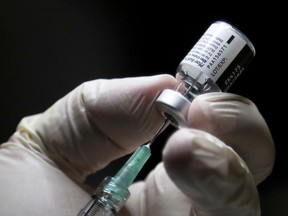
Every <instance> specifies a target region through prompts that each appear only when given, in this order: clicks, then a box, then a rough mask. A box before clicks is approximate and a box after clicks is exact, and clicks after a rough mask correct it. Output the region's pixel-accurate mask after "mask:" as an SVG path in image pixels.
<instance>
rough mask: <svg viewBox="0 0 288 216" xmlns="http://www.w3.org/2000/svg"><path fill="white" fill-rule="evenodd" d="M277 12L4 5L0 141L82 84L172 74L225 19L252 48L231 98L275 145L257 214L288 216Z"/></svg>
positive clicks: (217, 6)
mask: <svg viewBox="0 0 288 216" xmlns="http://www.w3.org/2000/svg"><path fill="white" fill-rule="evenodd" d="M155 2H156V1H155ZM281 7H282V6H281V5H279V4H278V3H277V4H276V2H275V1H274V2H272V3H271V4H267V5H265V3H261V5H260V7H259V6H257V7H256V8H253V7H251V5H250V3H249V2H248V3H245V2H235V3H233V5H231V2H223V1H222V2H214V3H213V2H204V1H202V2H198V1H197V2H196V1H195V2H192V1H191V2H186V1H176V2H173V3H171V4H168V3H167V2H164V3H161V2H156V3H148V2H147V3H141V2H136V3H133V4H131V3H130V2H125V1H93V0H87V1H75V0H70V1H69V0H49V1H48V0H28V1H23V0H21V1H20V0H9V1H8V0H7V1H1V2H0V33H1V34H0V86H1V92H0V97H1V107H0V141H1V143H2V142H5V141H6V140H7V139H8V137H9V136H10V135H11V134H12V133H13V132H14V131H15V128H16V125H17V124H18V122H19V121H20V119H21V118H22V117H24V116H27V115H31V114H35V113H39V112H42V111H44V110H45V109H46V108H48V107H49V106H51V105H52V104H53V103H54V102H55V101H56V100H57V99H59V98H61V97H63V96H64V95H65V94H66V93H68V92H69V91H70V90H72V89H74V88H75V87H76V86H78V85H80V84H81V83H82V82H84V81H87V80H91V79H97V78H116V77H126V76H141V75H154V74H159V73H169V74H173V75H174V74H175V69H176V67H177V65H178V64H179V62H180V61H181V60H182V58H183V57H184V56H185V55H186V53H187V52H188V51H189V50H190V49H191V48H192V46H193V45H194V44H195V43H196V41H197V40H198V39H199V37H200V36H201V35H202V34H203V33H204V31H205V30H206V29H207V27H208V26H209V25H210V24H211V23H212V22H214V21H216V20H224V21H228V22H230V23H231V24H233V25H234V26H235V27H237V28H238V29H240V30H241V31H242V32H243V33H245V34H246V35H247V36H248V37H249V38H250V40H251V41H252V42H253V44H254V46H255V48H256V57H255V59H254V60H253V62H252V63H251V64H250V66H249V67H248V68H247V70H246V71H245V73H243V75H241V77H240V78H239V80H238V81H237V82H236V83H235V84H234V86H233V87H232V88H231V89H230V92H233V93H237V94H241V95H243V96H246V97H248V98H250V99H251V100H252V101H254V102H255V103H256V104H257V106H258V108H259V110H260V112H261V113H262V115H263V116H264V117H265V119H266V121H267V123H268V125H269V127H270V129H271V132H272V136H273V138H274V141H275V145H276V151H277V152H276V154H277V155H276V164H275V168H274V171H273V173H272V174H271V176H269V177H268V178H267V180H266V181H264V182H263V183H262V184H260V185H259V193H260V197H261V203H262V211H263V216H272V215H273V216H282V215H287V210H288V207H287V203H288V198H287V197H288V175H287V170H288V169H287V168H288V163H287V162H288V159H287V157H286V154H287V153H288V151H287V147H286V143H287V141H286V137H285V135H286V134H285V132H286V131H287V123H286V122H287V114H286V112H285V111H286V107H285V105H284V104H286V103H287V102H286V94H285V93H286V92H287V90H286V88H287V87H286V82H285V78H284V77H285V76H286V75H287V74H286V71H287V57H286V56H287V54H286V53H287V45H286V44H287V39H286V38H285V34H284V32H285V31H286V30H285V25H287V24H285V23H284V20H285V18H284V16H283V14H282V13H281ZM285 52H286V53H285ZM284 95H285V96H284ZM172 130H173V129H172ZM170 132H171V130H167V131H166V133H164V134H162V135H161V136H160V137H159V139H158V141H157V142H158V143H159V144H158V146H160V148H159V149H154V153H153V154H154V155H155V156H153V157H154V159H152V160H151V161H150V162H149V163H148V164H147V167H149V166H151V167H152V166H153V163H155V162H156V161H157V160H158V159H159V157H160V156H161V154H160V151H161V143H164V142H165V140H166V139H167V137H168V136H169V133H170ZM144 174H145V170H144V171H143V173H142V175H144Z"/></svg>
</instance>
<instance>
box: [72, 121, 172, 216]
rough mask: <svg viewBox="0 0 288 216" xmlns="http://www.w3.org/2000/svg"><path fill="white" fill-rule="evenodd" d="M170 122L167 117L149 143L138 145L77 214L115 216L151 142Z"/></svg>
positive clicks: (144, 160) (147, 156)
mask: <svg viewBox="0 0 288 216" xmlns="http://www.w3.org/2000/svg"><path fill="white" fill-rule="evenodd" d="M168 124H169V121H168V119H166V120H165V121H164V123H163V124H162V125H161V127H160V128H159V129H158V131H157V132H156V134H155V136H154V137H153V138H152V139H151V140H150V141H149V142H148V144H144V145H142V146H140V147H138V148H137V149H136V151H135V152H134V153H133V154H132V156H131V157H130V158H129V159H128V161H127V162H126V163H125V164H124V166H123V167H122V168H121V169H120V170H119V171H118V172H117V173H116V175H115V176H114V177H110V176H108V177H106V178H105V179H104V180H103V181H102V183H101V184H100V186H99V187H98V188H97V189H96V191H95V194H94V195H92V197H91V199H90V201H89V202H88V203H87V204H86V206H85V207H84V208H83V209H81V211H80V212H79V213H78V215H77V216H114V215H116V214H117V212H119V211H120V209H121V208H122V207H123V205H124V204H125V202H126V201H127V199H128V198H129V196H130V192H129V190H128V188H129V187H130V185H131V184H132V183H133V181H134V180H135V178H136V177H137V175H138V173H139V172H140V170H141V169H142V167H143V166H144V164H145V163H146V161H147V160H148V159H149V157H150V156H151V149H150V146H151V144H152V143H153V142H154V140H155V139H156V137H157V136H158V135H159V134H160V133H161V131H162V130H163V129H164V128H165V127H166V126H167V125H168Z"/></svg>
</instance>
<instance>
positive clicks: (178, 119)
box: [155, 21, 255, 127]
mask: <svg viewBox="0 0 288 216" xmlns="http://www.w3.org/2000/svg"><path fill="white" fill-rule="evenodd" d="M254 56H255V48H254V46H253V44H252V43H251V41H250V40H249V39H248V38H247V37H246V36H245V35H244V34H243V33H242V32H241V31H239V30H238V29H236V28H235V27H233V26H232V25H230V24H228V23H226V22H223V21H217V22H214V23H212V24H211V25H210V27H209V28H208V29H207V30H206V32H205V33H204V34H203V35H202V37H201V38H200V39H199V40H198V42H197V43H196V44H195V45H194V47H193V48H192V49H191V50H190V51H189V52H188V54H187V55H186V56H185V57H184V59H183V60H182V61H181V62H180V64H179V66H178V67H177V69H176V79H177V80H178V81H179V85H178V88H177V89H176V90H170V89H166V90H164V91H163V92H162V93H161V94H160V95H159V97H158V98H157V99H156V101H155V105H156V107H157V109H158V110H159V111H160V112H161V113H162V114H163V115H164V116H165V117H166V118H168V119H169V120H170V122H171V123H172V125H174V126H175V127H181V126H185V125H186V116H187V112H188V109H189V107H190V104H191V102H192V100H193V99H194V98H195V97H196V96H198V95H200V94H204V93H208V92H217V91H218V92H220V91H222V92H226V91H227V90H228V89H229V88H230V87H231V86H232V85H233V83H234V82H235V80H237V78H238V77H239V76H240V75H241V73H242V72H243V71H244V69H245V68H246V67H247V66H248V64H249V63H250V62H251V61H252V59H253V58H254Z"/></svg>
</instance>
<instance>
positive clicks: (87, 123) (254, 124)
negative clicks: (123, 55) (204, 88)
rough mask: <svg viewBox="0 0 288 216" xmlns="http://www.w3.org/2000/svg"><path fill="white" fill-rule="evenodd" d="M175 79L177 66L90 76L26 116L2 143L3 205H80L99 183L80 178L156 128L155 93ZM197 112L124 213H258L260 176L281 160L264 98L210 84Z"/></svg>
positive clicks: (63, 209) (41, 211)
mask: <svg viewBox="0 0 288 216" xmlns="http://www.w3.org/2000/svg"><path fill="white" fill-rule="evenodd" d="M176 85H177V83H176V80H175V78H173V77H172V76H168V75H159V76H152V77H139V78H125V79H124V78H123V79H113V80H101V79H100V80H95V81H90V82H86V83H84V84H82V85H80V86H79V87H77V88H76V89H75V90H73V91H72V92H70V93H69V94H68V95H66V96H65V97H63V98H62V99H60V100H59V101H57V102H56V103H55V104H54V105H53V106H51V107H50V108H49V109H48V110H47V111H45V112H44V113H41V114H37V115H34V116H29V117H26V118H23V119H22V121H21V122H20V124H19V125H18V127H17V131H16V132H15V133H14V134H13V135H12V136H11V138H10V139H9V140H8V142H7V143H5V144H2V145H1V148H0V171H1V175H0V191H1V194H2V196H1V197H0V213H1V215H20V214H21V215H61V216H63V215H64V216H65V215H67V216H68V215H69V216H70V215H77V213H78V212H79V211H80V209H81V208H82V207H83V206H84V205H85V204H86V202H87V201H88V200H89V199H90V192H91V191H90V190H89V188H86V187H85V186H84V185H83V184H82V183H81V182H83V181H84V179H85V177H86V176H87V175H88V174H90V173H93V172H96V171H97V170H100V169H102V168H104V167H105V166H106V165H107V164H109V162H111V161H112V160H114V159H117V158H119V157H121V156H123V155H125V154H128V153H131V152H132V151H134V150H135V149H136V148H137V147H138V146H139V145H141V144H143V143H145V142H147V141H148V140H149V139H150V138H151V137H152V136H153V135H154V134H155V132H156V130H157V129H158V127H159V126H160V125H161V123H162V121H163V118H162V116H161V115H160V114H159V113H158V112H157V110H156V109H155V107H154V105H153V102H154V100H155V99H156V97H157V95H158V94H159V93H160V92H161V91H162V90H163V89H166V88H170V89H174V88H175V87H176ZM188 122H189V128H190V129H189V128H183V129H179V130H178V131H177V132H175V133H174V134H173V135H172V136H171V138H170V139H169V140H168V143H167V145H166V147H165V149H164V151H163V163H162V162H161V163H160V164H159V165H158V166H157V167H156V168H155V169H154V170H153V171H151V173H150V174H149V176H148V177H147V179H146V180H145V181H142V182H138V183H135V184H133V185H132V186H131V188H130V191H131V197H130V198H129V200H128V202H127V205H125V207H124V208H123V209H122V211H121V212H120V214H119V215H131V216H132V215H135V216H141V215H143V216H144V215H157V216H160V215H207V216H208V215H221V216H223V215H241V216H243V215H257V214H259V199H258V194H257V188H256V185H257V184H258V183H259V182H261V181H263V180H264V179H265V178H266V177H267V176H268V175H269V174H270V172H271V170H272V167H273V163H274V146H273V140H272V137H271V134H270V132H269V128H268V127H267V125H266V123H265V120H264V119H263V117H262V116H261V114H260V113H259V111H258V110H257V108H256V106H255V105H254V104H253V103H252V102H251V101H249V100H248V99H245V98H243V97H241V96H237V95H233V94H228V93H209V94H206V95H202V96H199V97H198V98H197V99H195V100H194V101H193V103H192V104H191V108H190V111H189V119H188Z"/></svg>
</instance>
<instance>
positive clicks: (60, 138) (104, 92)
mask: <svg viewBox="0 0 288 216" xmlns="http://www.w3.org/2000/svg"><path fill="white" fill-rule="evenodd" d="M175 86H176V80H175V78H173V77H172V76H170V75H157V76H152V77H137V78H122V79H111V80H105V79H99V80H94V81H89V82H85V83H84V84H82V85H80V86H79V87H77V88H75V89H74V90H73V91H71V92H70V93H69V94H67V95H66V96H65V97H63V98H62V99H60V100H59V101H57V102H56V103H55V104H54V105H53V106H51V107H50V108H49V109H48V110H46V111H45V112H44V113H43V114H41V115H37V117H36V116H35V118H33V119H26V120H27V121H25V120H24V121H23V123H22V124H20V125H21V126H20V127H21V128H22V129H21V130H22V131H25V130H26V131H28V130H30V132H31V134H33V133H34V132H35V133H36V134H37V135H38V136H39V137H40V138H41V140H42V142H43V148H45V149H47V151H48V153H49V154H50V156H51V157H53V158H54V160H56V161H57V160H58V162H59V161H61V163H66V165H67V166H69V167H70V168H71V167H72V168H73V169H76V170H77V172H78V173H79V174H80V175H81V176H82V177H85V176H86V175H88V174H90V173H91V172H95V171H96V170H98V169H101V168H103V167H104V166H106V165H107V164H108V163H109V162H111V161H112V160H114V159H116V158H119V157H121V156H123V155H124V154H128V153H130V152H131V151H132V150H134V149H135V148H136V147H137V146H139V145H140V144H143V143H144V142H146V141H147V140H149V138H151V137H152V135H153V133H155V131H156V129H157V127H158V126H159V125H160V124H161V121H163V119H162V117H161V115H160V114H158V112H157V111H156V109H155V108H154V106H153V102H154V100H155V98H156V97H157V95H158V93H159V92H161V91H162V90H163V89H165V88H174V87H175ZM41 146H42V145H41Z"/></svg>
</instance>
